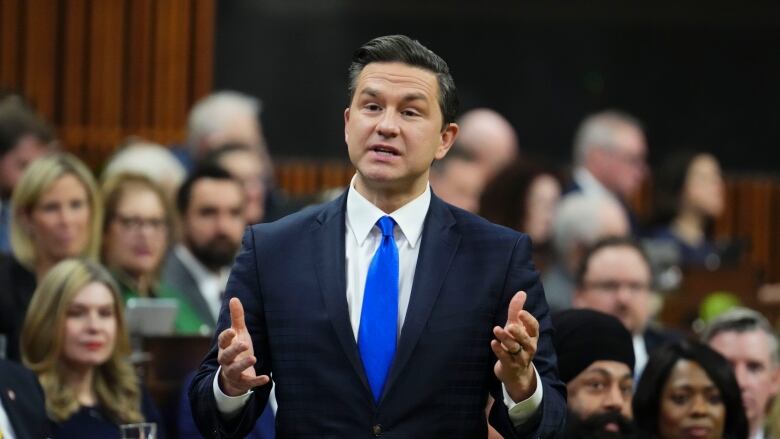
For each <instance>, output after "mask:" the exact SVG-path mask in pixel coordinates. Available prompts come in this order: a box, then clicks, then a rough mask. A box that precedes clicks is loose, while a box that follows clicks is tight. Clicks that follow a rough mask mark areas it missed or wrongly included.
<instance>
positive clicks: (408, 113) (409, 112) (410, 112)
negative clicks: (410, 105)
mask: <svg viewBox="0 0 780 439" xmlns="http://www.w3.org/2000/svg"><path fill="white" fill-rule="evenodd" d="M401 114H403V115H404V116H408V117H414V116H419V115H420V113H418V112H417V111H415V110H404V111H402V112H401Z"/></svg>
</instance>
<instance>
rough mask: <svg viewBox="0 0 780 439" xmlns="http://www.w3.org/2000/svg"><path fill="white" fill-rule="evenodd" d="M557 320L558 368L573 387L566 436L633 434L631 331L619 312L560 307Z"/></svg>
mask: <svg viewBox="0 0 780 439" xmlns="http://www.w3.org/2000/svg"><path fill="white" fill-rule="evenodd" d="M552 321H553V326H555V334H554V335H553V345H554V346H555V353H556V355H558V371H559V372H560V375H561V380H562V381H563V382H564V383H566V390H567V393H568V396H567V405H568V406H569V415H568V416H567V417H566V434H565V437H567V438H572V439H575V438H576V439H586V438H592V437H595V438H610V437H613V438H625V437H630V435H631V434H632V432H633V431H634V430H635V429H634V426H633V424H632V422H631V419H632V418H633V415H632V412H631V396H632V393H633V387H634V349H633V346H632V343H631V334H630V333H629V332H628V330H626V328H625V327H624V326H623V324H622V323H620V320H618V319H616V318H615V317H612V316H610V315H608V314H604V313H600V312H598V311H593V310H589V309H570V310H566V311H561V312H559V313H557V314H553V316H552Z"/></svg>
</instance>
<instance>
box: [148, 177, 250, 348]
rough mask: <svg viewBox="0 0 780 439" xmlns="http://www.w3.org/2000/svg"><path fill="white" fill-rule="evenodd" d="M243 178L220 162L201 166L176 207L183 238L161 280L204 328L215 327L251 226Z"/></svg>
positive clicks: (182, 187) (165, 267)
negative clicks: (246, 217) (232, 267)
mask: <svg viewBox="0 0 780 439" xmlns="http://www.w3.org/2000/svg"><path fill="white" fill-rule="evenodd" d="M244 201H245V200H244V191H243V188H242V186H241V183H240V182H239V181H238V180H236V179H235V178H233V177H232V176H231V175H230V174H229V173H228V172H227V171H225V170H224V169H222V168H219V167H215V166H203V167H200V168H198V169H196V170H195V171H194V172H193V173H192V174H190V175H189V177H187V179H186V180H185V181H184V183H182V186H181V188H179V192H178V193H177V196H176V207H177V209H178V211H179V216H180V218H181V224H182V235H183V236H182V238H183V239H182V243H181V244H177V245H176V246H174V248H173V249H172V250H171V252H170V253H169V254H168V257H167V259H166V260H165V264H164V266H163V270H162V280H163V283H164V284H165V285H167V286H168V287H170V288H172V289H173V291H174V292H176V293H177V294H178V295H179V298H180V300H182V301H185V302H186V303H187V304H188V305H189V307H190V308H192V310H193V311H194V312H195V314H196V315H197V317H198V320H200V323H201V325H200V326H201V329H205V331H201V332H206V333H208V332H210V331H212V330H213V329H214V327H215V325H216V322H217V317H218V315H219V308H220V305H221V303H222V292H223V291H224V289H225V284H226V283H227V278H228V274H229V273H230V264H232V263H233V260H234V259H235V256H236V253H237V252H238V248H239V246H240V244H241V233H242V231H243V230H244V228H245V227H246V221H245V220H244V216H243V215H244V214H243V211H244V209H243V204H244Z"/></svg>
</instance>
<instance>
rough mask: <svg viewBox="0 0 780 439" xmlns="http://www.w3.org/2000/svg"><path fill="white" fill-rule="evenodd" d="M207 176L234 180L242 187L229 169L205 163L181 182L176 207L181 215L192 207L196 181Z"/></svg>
mask: <svg viewBox="0 0 780 439" xmlns="http://www.w3.org/2000/svg"><path fill="white" fill-rule="evenodd" d="M207 178H208V179H212V180H228V181H232V182H234V183H235V184H236V185H238V186H239V188H240V187H241V183H240V182H239V181H238V180H236V179H235V178H233V176H232V175H230V173H228V171H226V170H224V169H222V168H220V167H219V166H214V165H204V166H201V167H198V168H196V169H195V171H193V172H192V173H191V174H190V175H189V176H187V179H186V180H184V183H182V184H181V187H180V188H179V192H178V193H177V194H176V209H178V210H179V214H180V215H184V213H185V212H186V211H187V209H189V207H190V200H191V198H192V188H193V186H195V183H197V182H198V181H199V180H204V179H207ZM242 193H243V191H242Z"/></svg>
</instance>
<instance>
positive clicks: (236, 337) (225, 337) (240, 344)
mask: <svg viewBox="0 0 780 439" xmlns="http://www.w3.org/2000/svg"><path fill="white" fill-rule="evenodd" d="M228 306H229V308H230V328H228V329H225V330H224V331H222V332H221V333H220V334H219V338H218V339H217V343H218V345H219V353H218V354H217V361H218V362H219V365H220V366H222V369H221V371H220V374H219V387H220V388H221V389H222V391H223V392H224V393H225V394H226V395H228V396H239V395H243V394H245V393H246V392H248V391H249V390H251V389H252V388H254V387H258V386H263V385H265V384H268V382H269V381H270V380H271V379H270V378H269V377H268V375H260V376H257V374H256V373H255V368H254V365H255V363H256V362H257V358H255V351H254V348H253V347H252V338H251V337H250V336H249V331H247V329H246V323H245V322H244V307H243V306H242V305H241V301H240V300H238V299H237V298H235V297H234V298H232V299H230V302H229V303H228Z"/></svg>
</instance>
